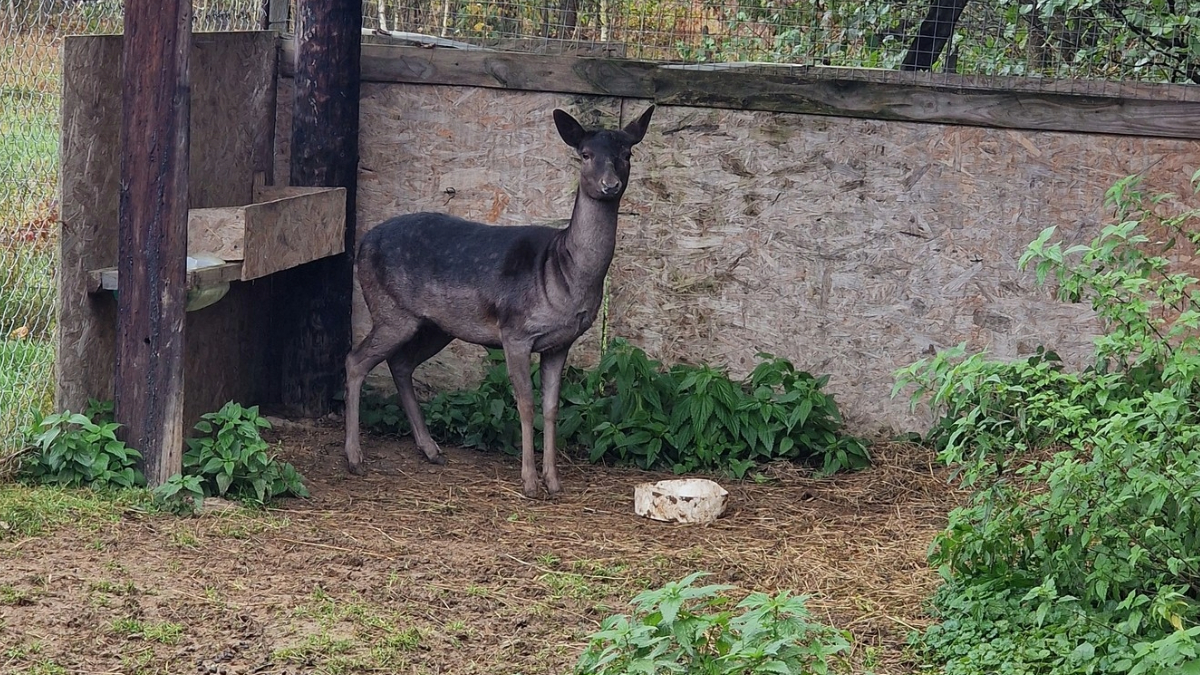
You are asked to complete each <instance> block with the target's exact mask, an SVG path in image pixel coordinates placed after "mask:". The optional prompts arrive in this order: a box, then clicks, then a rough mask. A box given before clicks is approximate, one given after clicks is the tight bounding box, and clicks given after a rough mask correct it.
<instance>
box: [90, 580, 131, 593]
mask: <svg viewBox="0 0 1200 675" xmlns="http://www.w3.org/2000/svg"><path fill="white" fill-rule="evenodd" d="M88 590H90V591H95V592H97V593H107V594H109V595H133V594H134V593H136V592H137V586H135V585H134V584H133V582H132V581H126V582H125V583H121V584H114V583H113V582H111V581H105V580H100V581H93V582H91V583H89V584H88Z"/></svg>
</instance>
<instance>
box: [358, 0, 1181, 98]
mask: <svg viewBox="0 0 1200 675" xmlns="http://www.w3.org/2000/svg"><path fill="white" fill-rule="evenodd" d="M363 18H364V25H365V26H366V27H367V28H369V29H371V30H375V31H378V32H380V33H385V32H389V33H390V32H401V33H419V34H423V35H429V36H436V37H439V38H448V39H456V40H461V41H463V42H466V43H470V44H473V45H478V46H487V47H491V48H496V49H512V50H535V51H573V50H586V51H602V52H607V53H613V54H618V55H624V56H628V57H631V58H639V59H648V60H663V61H675V62H685V63H727V62H760V63H787V64H797V63H799V64H807V65H821V66H840V67H852V68H881V69H888V70H896V69H904V70H931V71H944V72H956V73H960V74H965V75H983V76H986V75H994V76H1025V77H1040V78H1056V79H1062V78H1071V79H1082V80H1102V81H1122V80H1123V81H1138V82H1176V83H1193V84H1200V0H649V1H647V0H530V1H529V2H522V1H520V0H366V2H364V15H363Z"/></svg>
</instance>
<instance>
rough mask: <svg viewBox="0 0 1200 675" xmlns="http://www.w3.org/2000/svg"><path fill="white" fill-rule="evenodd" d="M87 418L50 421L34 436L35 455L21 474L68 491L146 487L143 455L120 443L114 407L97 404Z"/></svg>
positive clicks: (48, 418) (66, 416) (60, 417)
mask: <svg viewBox="0 0 1200 675" xmlns="http://www.w3.org/2000/svg"><path fill="white" fill-rule="evenodd" d="M85 412H86V414H79V413H72V412H71V411H69V410H66V411H63V412H61V413H56V414H52V415H47V416H46V417H44V418H42V419H41V420H39V421H38V422H36V423H35V425H34V429H33V431H32V432H31V433H30V443H31V445H32V446H33V451H32V452H31V453H29V454H28V455H27V457H26V460H25V462H24V465H23V466H22V469H21V474H22V476H23V477H24V478H26V479H27V480H30V481H33V482H38V483H46V484H52V485H61V486H64V487H91V488H105V487H122V488H130V487H135V486H141V485H145V484H146V478H145V477H144V476H143V475H142V473H141V471H139V470H138V469H137V460H138V459H140V458H141V454H140V453H139V452H138V451H137V450H134V449H133V448H130V447H128V446H126V445H125V443H123V442H122V441H119V440H117V437H116V430H117V429H119V428H120V425H119V424H117V423H116V422H113V421H112V420H111V415H112V408H111V404H102V403H99V402H97V401H92V402H91V403H90V405H89V406H88V409H87V410H86V411H85Z"/></svg>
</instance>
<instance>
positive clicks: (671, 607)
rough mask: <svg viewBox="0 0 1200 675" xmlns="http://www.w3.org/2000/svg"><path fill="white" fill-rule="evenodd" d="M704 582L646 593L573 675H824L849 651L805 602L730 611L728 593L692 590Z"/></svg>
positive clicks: (764, 599) (599, 638)
mask: <svg viewBox="0 0 1200 675" xmlns="http://www.w3.org/2000/svg"><path fill="white" fill-rule="evenodd" d="M702 576H705V573H703V572H696V573H694V574H691V575H689V576H687V577H686V578H684V579H682V580H680V581H676V582H672V583H669V584H667V585H666V586H663V587H662V588H660V589H653V590H648V591H644V592H642V593H641V594H639V595H638V596H637V597H635V598H634V599H633V607H634V612H633V614H632V615H617V616H611V617H609V618H607V619H605V620H604V622H603V623H602V624H601V626H600V630H599V631H598V632H596V633H594V634H593V635H592V636H591V637H590V639H589V642H588V647H587V649H586V650H585V651H584V652H583V654H582V655H581V656H580V657H579V661H578V663H577V664H576V666H575V672H576V673H577V674H578V675H626V674H627V673H647V674H657V673H687V674H688V675H754V674H759V673H764V674H765V673H773V674H781V675H788V674H794V675H809V674H810V673H814V674H817V675H824V674H825V673H828V672H830V667H831V663H832V662H833V661H834V659H835V658H836V657H837V655H838V654H840V653H843V652H846V651H848V650H849V648H850V641H849V635H848V634H847V633H844V632H841V631H837V630H834V629H833V628H830V627H829V626H824V625H821V624H817V623H813V622H812V621H811V618H810V616H809V613H808V610H807V609H806V608H805V606H804V602H805V600H806V598H805V597H804V596H791V595H789V594H787V593H786V592H785V593H781V594H779V595H775V596H770V595H767V594H765V593H752V594H750V595H749V596H747V597H746V598H745V599H744V600H742V601H741V602H740V603H738V604H736V605H733V602H732V600H731V599H730V598H728V597H727V596H725V595H722V594H723V593H725V592H727V591H730V590H732V589H733V587H732V586H722V585H716V584H714V585H709V586H700V587H696V586H694V584H695V582H696V581H697V580H698V579H699V578H701V577H702ZM731 605H733V606H732V608H731V607H730V606H731Z"/></svg>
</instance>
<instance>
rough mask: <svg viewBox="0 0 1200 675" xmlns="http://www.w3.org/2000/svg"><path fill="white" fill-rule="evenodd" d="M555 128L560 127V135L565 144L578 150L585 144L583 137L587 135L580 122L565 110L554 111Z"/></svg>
mask: <svg viewBox="0 0 1200 675" xmlns="http://www.w3.org/2000/svg"><path fill="white" fill-rule="evenodd" d="M554 126H556V127H558V135H559V136H561V137H562V139H563V142H564V143H566V144H567V145H569V146H571V147H572V148H576V149H578V148H579V145H580V144H581V143H583V137H584V136H585V135H586V134H587V132H586V131H584V130H583V127H582V126H580V124H579V122H576V121H575V118H574V117H571V115H570V114H569V113H567V112H566V111H565V110H557V109H556V110H555V111H554Z"/></svg>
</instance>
